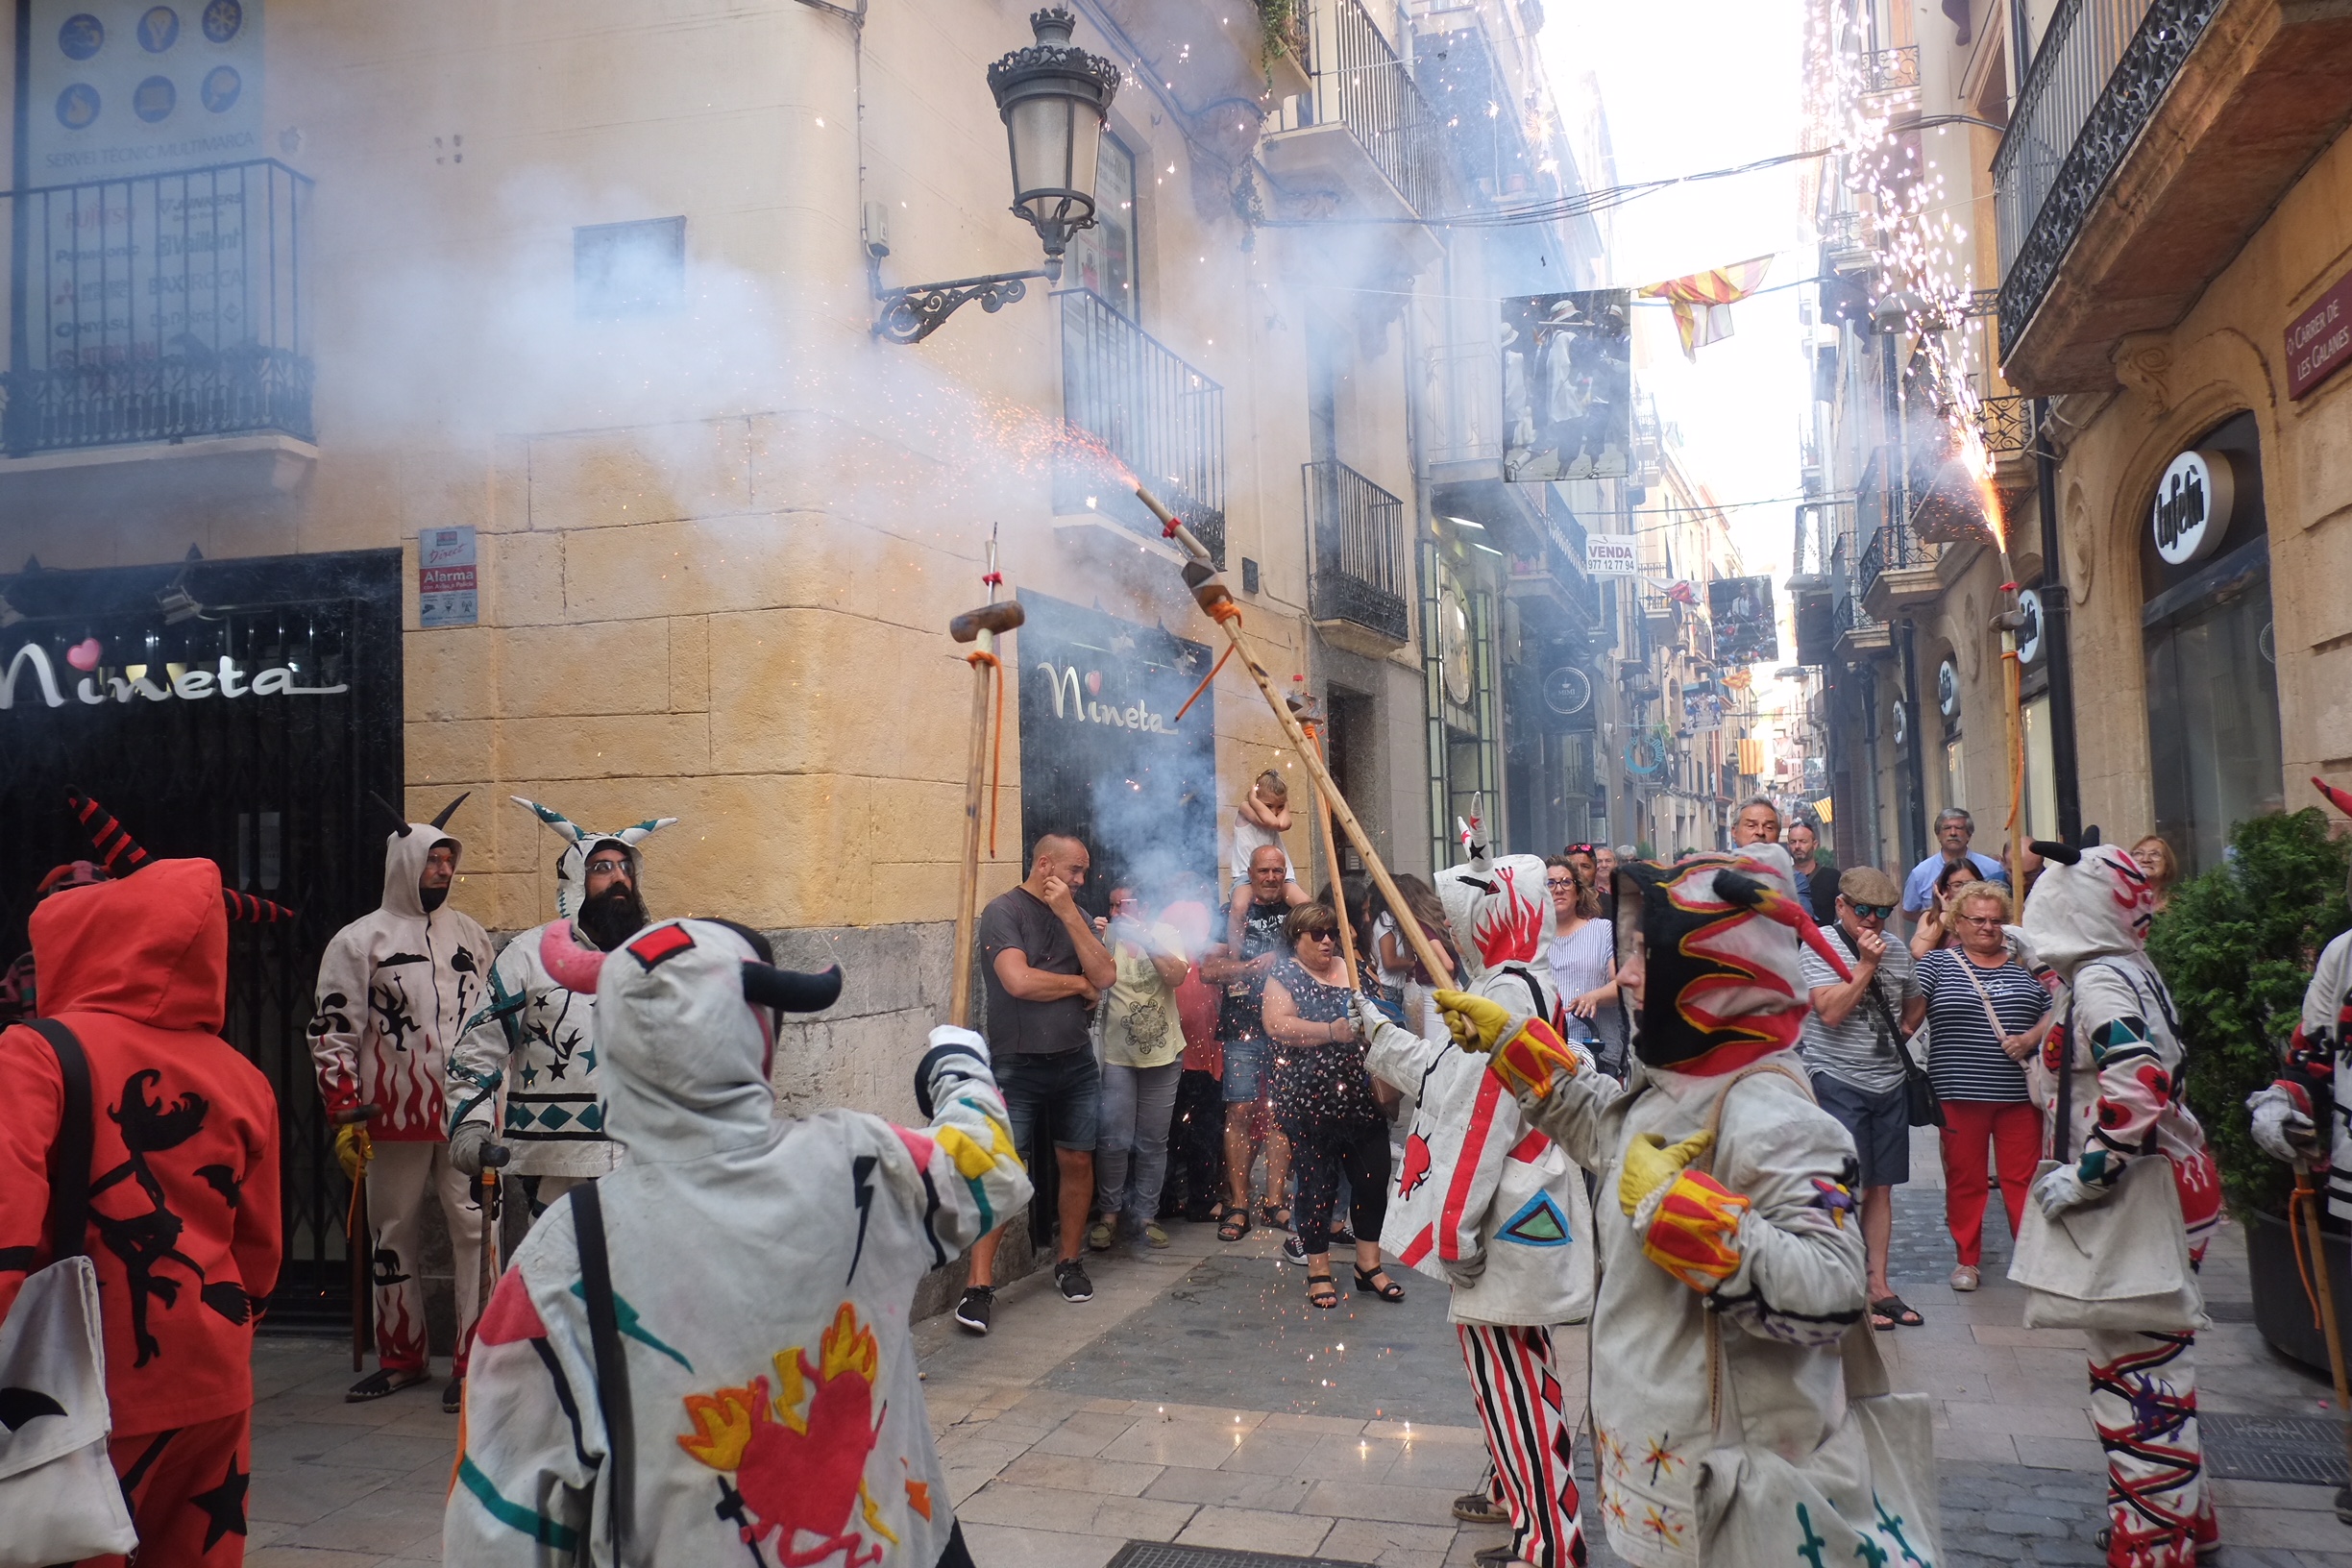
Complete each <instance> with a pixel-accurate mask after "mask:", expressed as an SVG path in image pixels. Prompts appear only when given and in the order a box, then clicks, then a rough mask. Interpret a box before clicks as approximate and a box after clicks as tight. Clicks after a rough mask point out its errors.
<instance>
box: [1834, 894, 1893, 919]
mask: <svg viewBox="0 0 2352 1568" xmlns="http://www.w3.org/2000/svg"><path fill="white" fill-rule="evenodd" d="M1846 901H1847V903H1849V904H1852V905H1853V912H1854V919H1859V920H1883V919H1886V918H1887V917H1888V916H1889V915H1892V914H1894V913H1895V906H1894V905H1893V904H1856V903H1854V901H1853V900H1852V899H1851V898H1849V899H1847V900H1846Z"/></svg>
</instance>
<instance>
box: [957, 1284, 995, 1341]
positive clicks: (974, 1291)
mask: <svg viewBox="0 0 2352 1568" xmlns="http://www.w3.org/2000/svg"><path fill="white" fill-rule="evenodd" d="M995 1310H996V1287H995V1286H992V1285H972V1286H965V1288H964V1299H963V1300H962V1301H959V1302H957V1303H956V1310H955V1320H956V1322H957V1323H958V1324H959V1325H960V1326H961V1327H963V1328H964V1329H966V1330H967V1331H968V1332H970V1333H972V1334H982V1335H984V1334H986V1333H988V1331H989V1316H990V1314H991V1313H992V1312H993V1311H995Z"/></svg>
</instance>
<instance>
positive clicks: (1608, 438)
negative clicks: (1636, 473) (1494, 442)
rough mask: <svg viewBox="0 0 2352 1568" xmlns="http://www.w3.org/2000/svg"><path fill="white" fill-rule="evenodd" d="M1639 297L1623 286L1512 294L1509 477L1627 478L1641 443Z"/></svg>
mask: <svg viewBox="0 0 2352 1568" xmlns="http://www.w3.org/2000/svg"><path fill="white" fill-rule="evenodd" d="M1631 306H1632V301H1631V298H1630V297H1629V295H1628V294H1627V292H1626V291H1625V290H1624V289H1622V288H1605V289H1595V290H1592V291H1590V292H1588V293H1582V294H1529V295H1522V296H1519V297H1518V298H1515V299H1507V300H1505V301H1504V302H1503V329H1502V349H1503V477H1504V478H1506V479H1511V480H1515V481H1517V482H1519V483H1523V484H1527V483H1534V482H1537V481H1539V480H1548V479H1604V478H1625V476H1626V474H1627V473H1628V471H1629V462H1628V459H1629V453H1631V451H1632V448H1633V337H1632V329H1631V325H1630V323H1631V320H1632V309H1631Z"/></svg>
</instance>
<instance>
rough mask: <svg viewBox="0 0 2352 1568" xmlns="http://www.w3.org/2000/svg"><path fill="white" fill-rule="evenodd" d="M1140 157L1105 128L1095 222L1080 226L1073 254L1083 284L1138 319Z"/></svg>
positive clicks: (1096, 176) (1079, 282) (1096, 173)
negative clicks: (1137, 183)
mask: <svg viewBox="0 0 2352 1568" xmlns="http://www.w3.org/2000/svg"><path fill="white" fill-rule="evenodd" d="M1139 237H1140V236H1139V233H1138V230H1137V225H1136V159H1135V154H1134V153H1132V152H1129V151H1128V150H1127V145H1126V143H1124V142H1122V141H1120V140H1119V139H1118V137H1116V136H1115V135H1111V134H1110V133H1109V132H1107V131H1106V132H1104V133H1103V138H1102V156H1101V159H1100V161H1099V162H1097V163H1096V165H1095V169H1094V227H1093V228H1091V229H1081V230H1080V231H1079V232H1078V233H1076V234H1075V235H1073V236H1072V237H1071V239H1070V246H1069V256H1070V261H1071V263H1072V264H1073V269H1074V271H1075V274H1076V276H1075V278H1074V280H1073V281H1074V282H1076V284H1077V286H1079V287H1080V288H1090V289H1092V290H1093V291H1094V292H1095V293H1097V294H1099V295H1101V296H1102V297H1103V298H1104V299H1106V300H1109V301H1110V302H1111V303H1112V304H1113V305H1115V306H1117V307H1118V309H1119V311H1120V312H1121V313H1122V314H1124V315H1125V316H1126V317H1127V318H1128V319H1129V320H1131V321H1132V320H1137V319H1139V315H1138V309H1139V306H1138V296H1137V292H1136V283H1137V272H1138V267H1137V261H1138V258H1139V257H1140V256H1141V255H1142V248H1141V247H1140V246H1139V244H1138V243H1137V241H1138V239H1139Z"/></svg>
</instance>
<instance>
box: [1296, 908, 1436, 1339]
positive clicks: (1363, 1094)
mask: <svg viewBox="0 0 2352 1568" xmlns="http://www.w3.org/2000/svg"><path fill="white" fill-rule="evenodd" d="M1284 934H1285V935H1286V936H1287V937H1288V938H1289V939H1290V951H1291V956H1290V957H1289V958H1287V959H1286V960H1285V961H1284V962H1283V963H1281V964H1280V965H1278V966H1276V968H1275V969H1274V972H1273V973H1272V974H1271V975H1269V976H1267V978H1266V987H1265V1012H1264V1017H1265V1029H1266V1033H1267V1035H1269V1036H1270V1037H1272V1039H1273V1041H1274V1046H1275V1054H1274V1115H1275V1117H1276V1119H1278V1120H1279V1121H1280V1122H1281V1123H1282V1129H1283V1132H1284V1134H1285V1135H1286V1137H1287V1138H1288V1139H1290V1157H1291V1160H1292V1161H1293V1162H1294V1164H1295V1165H1296V1168H1297V1170H1298V1207H1297V1214H1296V1218H1295V1222H1294V1224H1293V1226H1292V1230H1293V1232H1294V1234H1295V1235H1296V1236H1297V1237H1298V1238H1299V1244H1300V1246H1302V1247H1310V1246H1313V1247H1320V1248H1321V1249H1322V1250H1321V1251H1319V1252H1310V1253H1308V1254H1307V1299H1308V1300H1309V1301H1310V1302H1311V1303H1312V1304H1313V1305H1315V1306H1317V1307H1322V1308H1327V1309H1328V1308H1334V1307H1336V1306H1338V1305H1339V1286H1338V1283H1337V1281H1335V1279H1334V1278H1333V1277H1332V1266H1331V1241H1332V1227H1331V1217H1332V1202H1333V1199H1334V1198H1335V1195H1336V1193H1337V1189H1338V1186H1339V1176H1340V1173H1341V1172H1342V1171H1345V1172H1346V1174H1347V1181H1348V1197H1349V1204H1350V1211H1349V1216H1348V1217H1349V1220H1350V1222H1351V1225H1352V1227H1353V1229H1354V1233H1355V1244H1356V1289H1357V1291H1358V1292H1359V1293H1360V1294H1368V1295H1375V1296H1378V1297H1380V1298H1381V1299H1382V1300H1383V1301H1403V1300H1404V1299H1405V1287H1404V1286H1401V1285H1398V1284H1397V1283H1396V1282H1395V1281H1393V1280H1391V1279H1389V1278H1388V1276H1387V1274H1386V1272H1385V1271H1384V1270H1383V1269H1382V1267H1381V1256H1380V1234H1381V1224H1382V1222H1383V1221H1384V1220H1385V1219H1386V1218H1387V1214H1388V1118H1387V1117H1386V1116H1384V1115H1382V1113H1381V1108H1380V1101H1379V1098H1378V1097H1377V1096H1376V1095H1375V1093H1374V1092H1373V1088H1372V1077H1371V1074H1369V1073H1367V1072H1366V1071H1365V1070H1364V1065H1363V1063H1364V1043H1365V1042H1364V1039H1363V1036H1362V1035H1361V1034H1360V1032H1359V1031H1358V1029H1357V1027H1356V1018H1355V1014H1354V1011H1353V1009H1352V1008H1351V1007H1350V1005H1349V1004H1350V998H1351V997H1352V996H1353V995H1354V992H1351V991H1350V990H1349V989H1348V976H1347V965H1346V964H1345V963H1343V962H1342V961H1341V960H1340V957H1339V921H1338V919H1336V918H1335V916H1334V915H1333V914H1332V911H1331V906H1329V905H1328V904H1321V903H1311V904H1301V905H1299V907H1298V908H1296V909H1294V910H1292V911H1291V912H1290V919H1289V920H1288V922H1287V923H1286V926H1285V927H1284Z"/></svg>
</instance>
